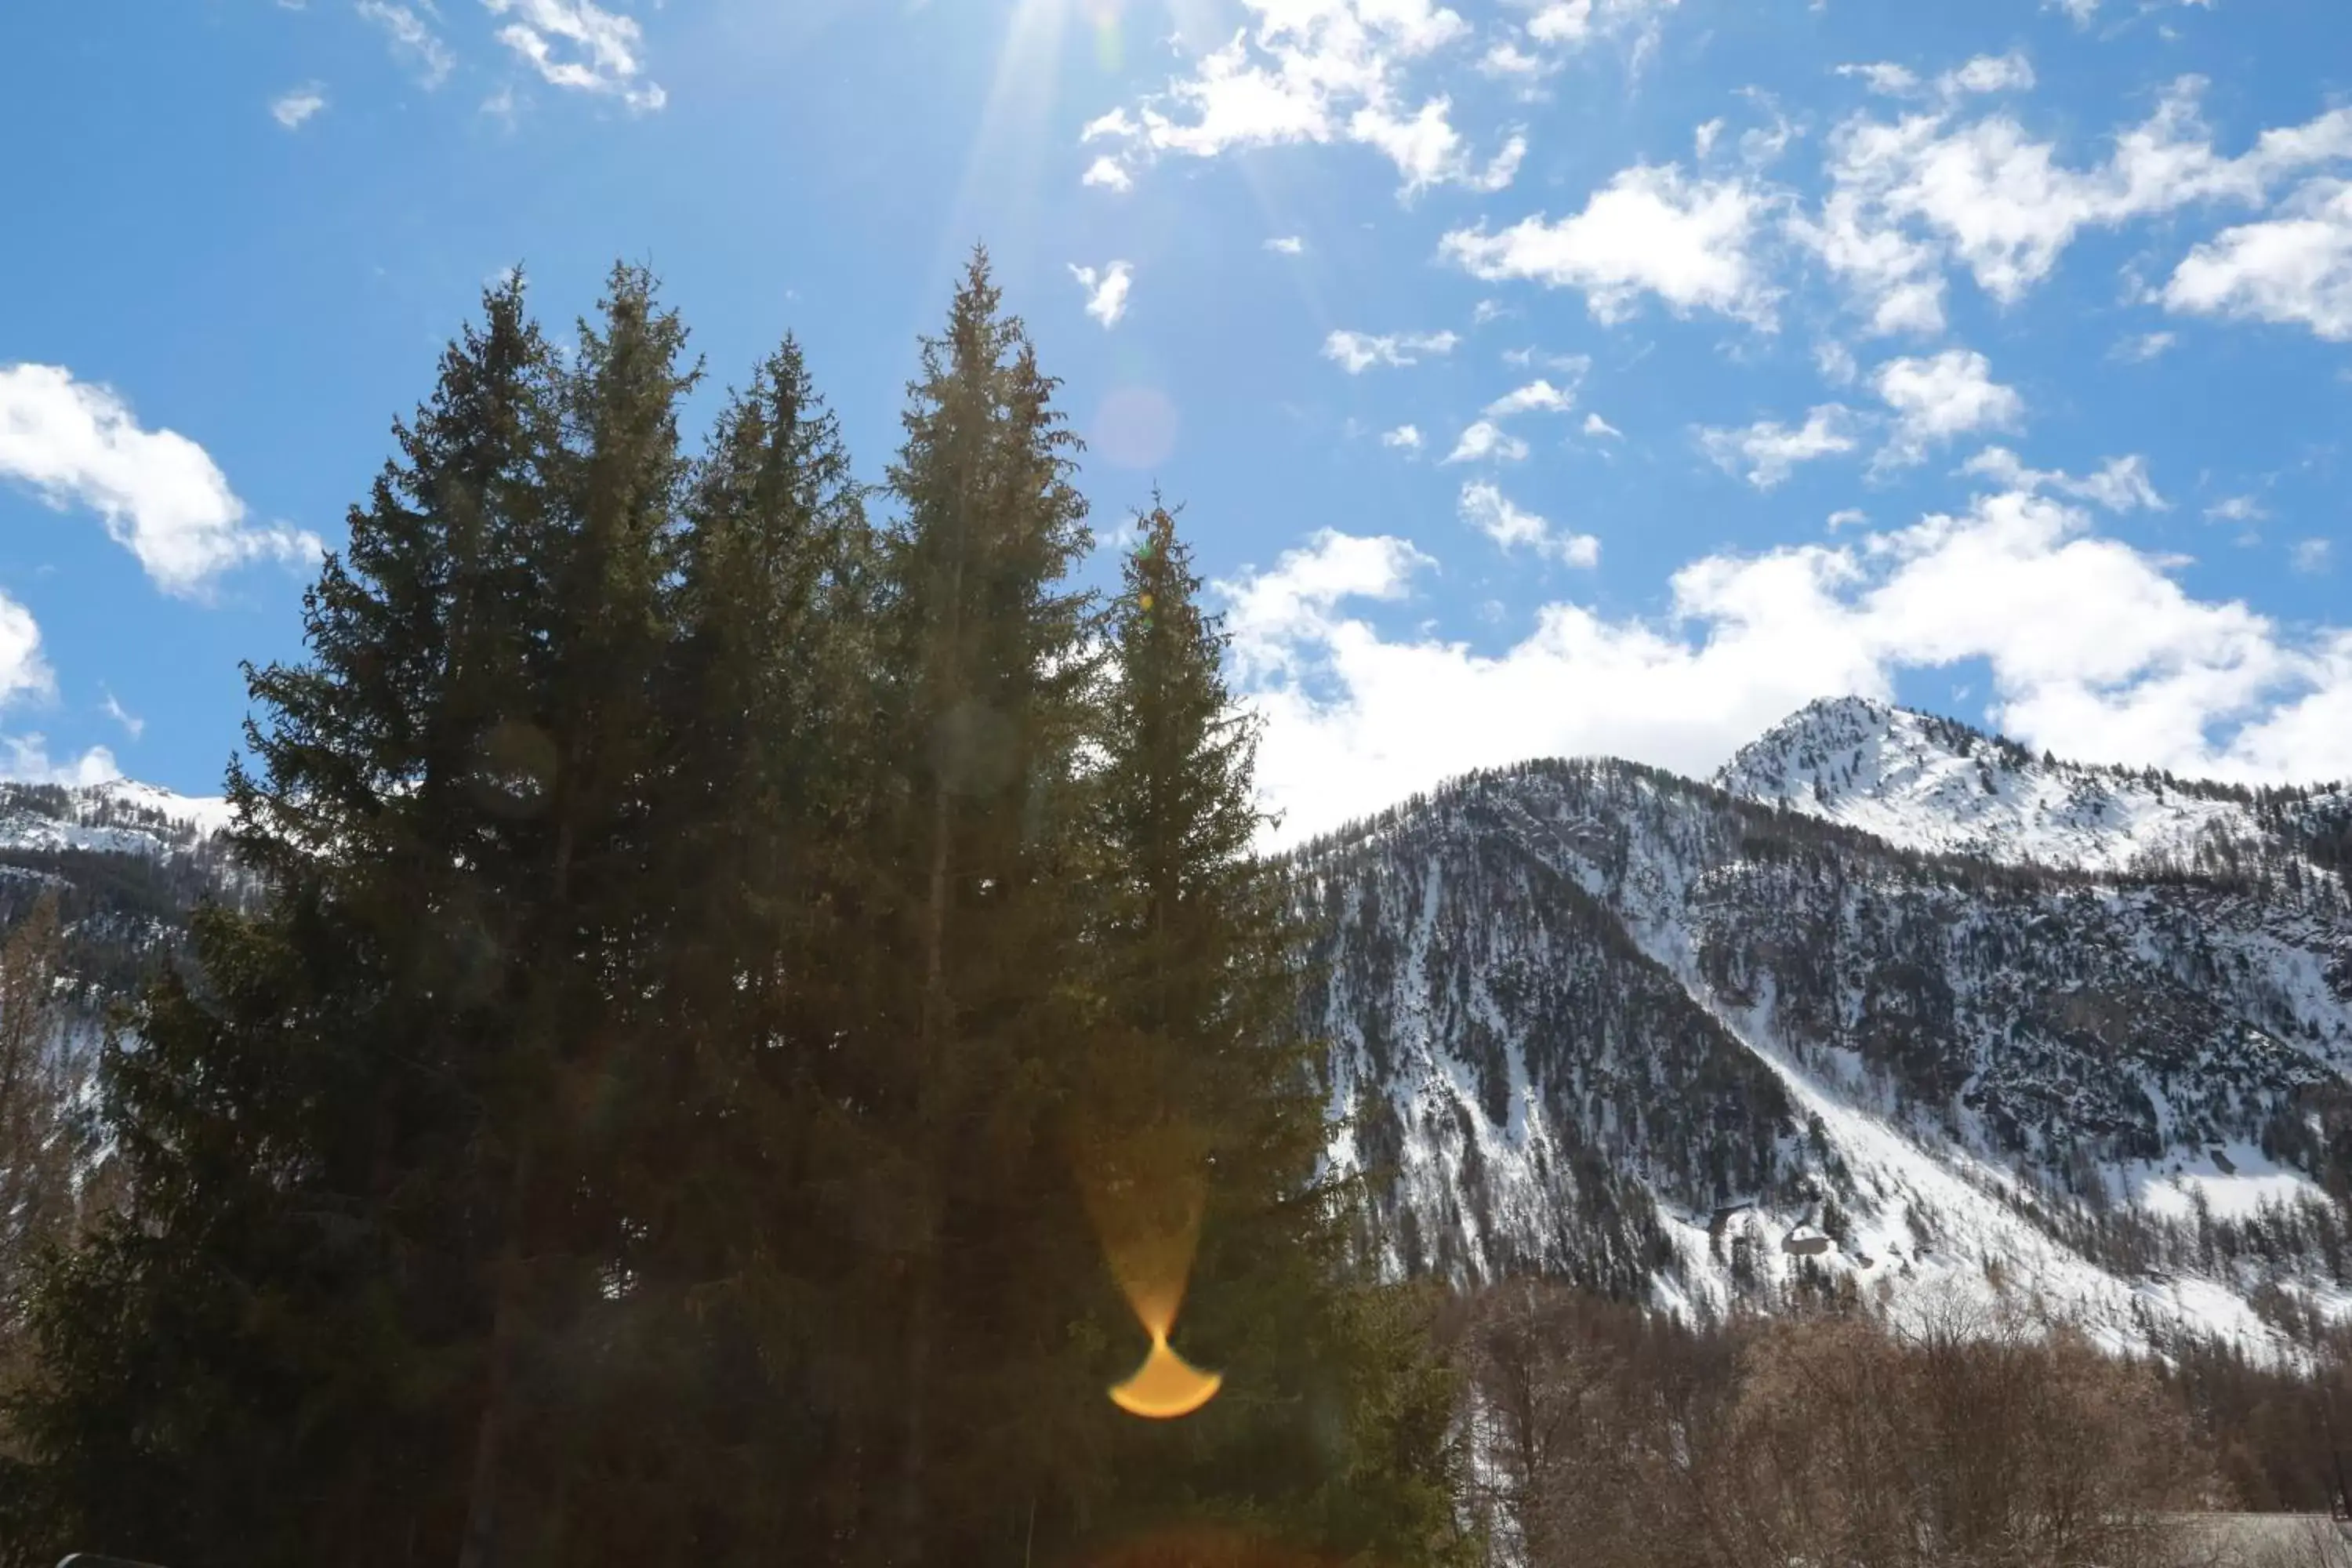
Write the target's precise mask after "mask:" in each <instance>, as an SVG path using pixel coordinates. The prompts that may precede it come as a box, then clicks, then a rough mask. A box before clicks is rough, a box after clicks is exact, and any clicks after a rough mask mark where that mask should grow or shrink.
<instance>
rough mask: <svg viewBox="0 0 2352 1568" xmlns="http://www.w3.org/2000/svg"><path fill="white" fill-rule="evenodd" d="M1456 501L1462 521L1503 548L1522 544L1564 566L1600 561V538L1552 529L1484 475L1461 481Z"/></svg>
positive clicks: (1523, 546)
mask: <svg viewBox="0 0 2352 1568" xmlns="http://www.w3.org/2000/svg"><path fill="white" fill-rule="evenodd" d="M1456 504H1457V508H1458V510H1459V511H1460V512H1461V516H1462V521H1465V522H1466V523H1469V524H1471V525H1472V526H1473V527H1475V528H1476V529H1477V530H1478V531H1480V532H1481V533H1484V534H1485V535H1486V537H1487V538H1489V539H1491V540H1493V541H1494V542H1496V544H1499V545H1501V546H1502V547H1503V548H1504V549H1505V550H1506V551H1510V550H1517V549H1521V548H1526V549H1528V550H1532V551H1534V552H1536V553H1537V554H1538V555H1548V556H1550V557H1552V558H1553V559H1555V560H1558V561H1559V562H1560V563H1562V564H1563V565H1568V566H1580V567H1586V568H1590V567H1594V566H1598V565H1600V564H1601V541H1599V540H1598V539H1595V538H1593V537H1592V535H1591V534H1589V533H1558V532H1555V531H1553V529H1552V526H1551V524H1550V523H1549V522H1548V521H1545V520H1544V519H1543V518H1540V517H1538V516H1537V515H1536V514H1535V513H1534V512H1531V511H1528V510H1523V509H1522V508H1520V507H1519V506H1518V505H1517V503H1515V502H1514V501H1513V500H1511V498H1510V497H1508V496H1507V495H1505V494H1504V493H1503V492H1502V490H1501V489H1499V488H1498V487H1496V486H1495V485H1493V484H1490V483H1488V482H1487V481H1486V480H1485V479H1472V480H1471V481H1469V482H1468V483H1467V484H1465V485H1464V486H1463V487H1462V499H1461V500H1460V501H1459V502H1458V503H1456Z"/></svg>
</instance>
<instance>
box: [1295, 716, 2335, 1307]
mask: <svg viewBox="0 0 2352 1568" xmlns="http://www.w3.org/2000/svg"><path fill="white" fill-rule="evenodd" d="M2345 805H2346V799H2345V796H2344V795H2342V794H2341V793H2340V792H2327V791H2316V792H2300V791H2298V792H2268V793H2265V794H2263V795H2254V794H2252V793H2250V792H2244V791H2237V790H2232V789H2227V788H2221V787H2218V786H2207V785H2193V784H2179V783H2177V782H2167V781H2166V780H2164V779H2163V778H2162V777H2161V775H2157V776H2155V777H2153V778H2151V777H2148V776H2147V775H2137V774H2134V775H2126V774H2123V773H2117V772H2114V771H2102V770H2096V769H2090V768H2083V767H2077V766H2072V765H2070V764H2066V763H2059V762H2056V761H2054V760H2052V759H2037V758H2034V757H2032V756H2030V755H2028V754H2026V753H2025V752H2023V751H2022V749H2021V748H2019V747H2017V746H2015V745H2014V744H2013V743H2011V742H2003V741H2000V740H1997V739H1995V738H1993V737H1990V736H1985V735H1982V734H1979V733H1978V732H1977V731H1970V730H1968V729H1966V728H1965V727H1963V726H1958V725H1955V724H1952V723H1950V722H1948V721H1941V720H1937V719H1932V718H1929V717H1927V716H1926V715H1923V714H1916V713H1910V712H1906V711H1904V710H1895V709H1888V708H1885V707H1883V706H1880V705H1877V704H1872V703H1866V702H1861V701H1854V700H1846V701H1839V702H1829V703H1820V704H1816V705H1814V706H1813V707H1811V708H1809V709H1807V710H1804V711H1803V712H1801V713H1800V714H1798V715H1796V716H1795V717H1794V718H1792V719H1791V720H1790V721H1788V722H1787V723H1785V724H1783V725H1782V726H1780V728H1778V729H1776V730H1775V731H1772V733H1771V734H1769V735H1768V736H1766V737H1765V738H1763V739H1762V740H1760V741H1759V742H1757V743H1756V744H1755V745H1753V746H1750V747H1748V749H1747V750H1745V751H1743V752H1741V753H1740V755H1739V757H1738V759H1736V760H1735V761H1734V763H1732V764H1731V765H1730V766H1729V767H1728V768H1727V769H1725V770H1724V772H1723V773H1722V774H1721V775H1719V779H1718V781H1717V784H1715V785H1709V784H1697V783H1694V782H1691V781H1688V780H1684V779H1680V778H1676V777H1675V776H1673V775H1670V774H1666V773H1660V772H1657V771H1655V770H1652V769H1647V768H1643V767H1639V766H1636V765H1633V764H1630V763H1616V762H1606V761H1586V762H1572V763H1559V762H1552V763H1531V764H1528V765H1525V766H1521V767H1517V768H1513V769H1508V770H1504V771H1501V772H1496V773H1483V774H1477V775H1474V776H1472V777H1470V778H1466V779H1464V780H1462V781H1460V782H1458V783H1456V784H1453V785H1451V786H1448V787H1447V788H1445V789H1444V790H1441V791H1439V792H1437V793H1436V794H1435V795H1432V796H1429V797H1427V798H1421V799H1416V800H1413V801H1412V802H1409V803H1406V804H1405V805H1401V806H1399V807H1397V808H1395V809H1393V810H1391V811H1390V812H1387V813H1384V814H1383V815H1382V816H1380V817H1378V818H1376V819H1374V820H1372V821H1370V822H1368V823H1365V824H1361V825H1359V826H1355V827H1353V828H1350V829H1349V830H1346V831H1344V832H1342V833H1340V834H1338V835H1335V836H1333V837H1329V838H1327V839H1324V840H1322V841H1319V842H1318V843H1316V844H1314V845H1311V846H1309V847H1307V848H1306V849H1305V850H1303V851H1302V852H1301V853H1300V855H1299V856H1298V858H1297V865H1298V868H1299V871H1300V873H1301V876H1300V882H1299V886H1300V889H1301V890H1300V895H1299V896H1300V898H1301V900H1302V903H1303V905H1304V906H1305V908H1304V909H1303V910H1302V912H1304V913H1306V914H1307V915H1308V916H1309V917H1310V918H1311V919H1313V920H1314V921H1316V922H1317V923H1318V926H1319V927H1320V928H1321V929H1322V930H1323V931H1325V932H1326V933H1327V934H1326V935H1325V936H1324V938H1323V940H1322V942H1321V944H1320V947H1319V950H1318V952H1317V953H1316V955H1315V956H1316V959H1317V963H1316V964H1315V967H1314V973H1315V975H1316V978H1315V981H1314V983H1313V984H1312V986H1311V988H1310V994H1309V996H1308V998H1307V1006H1306V1011H1307V1016H1306V1022H1307V1025H1308V1026H1309V1027H1311V1028H1313V1029H1314V1030H1316V1031H1317V1032H1318V1033H1319V1034H1320V1035H1321V1036H1322V1037H1324V1038H1326V1039H1328V1041H1330V1042H1331V1048H1330V1058H1329V1059H1330V1071H1329V1077H1328V1085H1329V1089H1330V1092H1331V1095H1332V1104H1333V1109H1334V1110H1335V1111H1338V1112H1340V1113H1342V1114H1343V1115H1344V1116H1345V1117H1346V1118H1347V1119H1348V1120H1347V1125H1346V1131H1344V1132H1343V1133H1342V1134H1341V1136H1340V1138H1339V1141H1338V1142H1337V1143H1336V1145H1335V1147H1334V1149H1333V1151H1332V1154H1333V1157H1334V1159H1335V1161H1336V1162H1338V1163H1341V1164H1343V1165H1349V1166H1354V1167H1358V1168H1361V1169H1365V1170H1367V1171H1369V1172H1370V1173H1372V1175H1373V1177H1374V1181H1373V1187H1372V1190H1373V1193H1374V1205H1375V1209H1376V1220H1377V1223H1376V1225H1375V1226H1373V1227H1372V1228H1371V1230H1370V1232H1369V1233H1368V1237H1367V1240H1368V1244H1370V1245H1372V1246H1374V1247H1377V1248H1378V1249H1379V1250H1380V1251H1381V1253H1382V1255H1383V1256H1384V1257H1385V1258H1386V1259H1387V1260H1388V1262H1389V1264H1390V1265H1391V1267H1392V1268H1397V1269H1400V1270H1425V1271H1432V1272H1436V1273H1439V1274H1442V1275H1445V1276H1448V1277H1452V1278H1456V1279H1464V1278H1476V1277H1490V1276H1493V1275H1496V1274H1498V1273H1502V1272H1507V1271H1511V1270H1515V1269H1524V1268H1539V1269H1543V1270H1547V1271H1549V1272H1553V1273H1556V1274H1559V1275H1564V1276H1567V1277H1569V1278H1572V1279H1580V1280H1582V1281H1584V1282H1586V1283H1588V1284H1591V1285H1595V1286H1599V1287H1601V1288H1605V1289H1615V1290H1619V1291H1621V1292H1624V1293H1627V1294H1634V1295H1644V1296H1647V1297H1649V1298H1650V1299H1652V1300H1659V1301H1662V1302H1665V1303H1669V1304H1674V1305H1677V1306H1696V1305H1698V1304H1700V1303H1705V1304H1706V1305H1707V1306H1709V1307H1711V1308H1712V1309H1715V1310H1723V1309H1727V1308H1728V1307H1729V1306H1731V1305H1732V1304H1733V1303H1735V1302H1737V1301H1742V1300H1745V1301H1748V1302H1753V1303H1758V1304H1763V1305H1768V1306H1769V1305H1771V1304H1773V1303H1776V1302H1781V1301H1786V1300H1790V1299H1792V1298H1793V1297H1797V1296H1801V1295H1803V1294H1805V1293H1807V1292H1826V1293H1832V1294H1837V1293H1843V1292H1845V1291H1848V1290H1851V1291H1854V1292H1857V1293H1859V1294H1862V1295H1864V1296H1867V1297H1869V1298H1871V1299H1874V1300H1880V1301H1883V1302H1884V1303H1885V1305H1886V1307H1887V1308H1888V1310H1895V1311H1904V1310H1928V1309H1929V1308H1930V1306H1932V1305H1935V1304H1937V1303H1939V1302H1943V1301H1947V1300H1950V1299H1951V1298H1952V1297H1954V1296H1955V1295H1958V1296H1960V1297H1964V1298H1977V1299H1984V1298H1990V1297H1994V1296H2000V1297H2005V1298H2007V1299H2009V1300H2013V1301H2015V1300H2034V1299H2039V1300H2042V1301H2043V1302H2044V1303H2045V1304H2049V1305H2053V1306H2063V1308H2064V1309H2065V1310H2068V1311H2070V1312H2072V1313H2074V1314H2076V1315H2079V1316H2081V1317H2082V1318H2084V1320H2085V1321H2087V1322H2088V1323H2089V1324H2090V1325H2091V1326H2092V1327H2093V1328H2094V1329H2095V1331H2098V1332H2099V1333H2101V1334H2102V1335H2103V1336H2105V1338H2107V1339H2108V1340H2110V1341H2111V1342H2116V1343H2117V1344H2122V1343H2126V1342H2140V1341H2144V1340H2146V1339H2147V1338H2148V1337H2150V1336H2151V1335H2154V1336H2158V1337H2160V1336H2161V1335H2163V1334H2164V1333H2167V1332H2171V1331H2181V1330H2195V1331H2203V1332H2218V1333H2224V1334H2228V1335H2231V1336H2234V1337H2237V1338H2240V1339H2242V1340H2243V1341H2244V1342H2247V1343H2248V1344H2249V1345H2255V1346H2263V1347H2266V1348H2267V1349H2270V1350H2279V1349H2281V1348H2283V1347H2284V1345H2285V1344H2286V1343H2287V1341H2288V1339H2289V1338H2290V1336H2291V1331H2293V1330H2294V1327H2295V1326H2296V1324H2297V1322H2298V1321H2301V1320H2302V1319H2304V1318H2305V1316H2307V1315H2309V1314H2318V1315H2321V1316H2326V1317H2341V1316H2344V1315H2347V1313H2352V1257H2347V1253H2352V1224H2347V1212H2346V1210H2345V1208H2344V1207H2343V1206H2342V1205H2341V1203H2340V1202H2339V1198H2340V1196H2341V1195H2342V1194H2344V1193H2345V1192H2347V1190H2352V1077H2347V1075H2348V1074H2352V904H2347V900H2346V895H2345V886H2344V881H2343V877H2342V868H2343V866H2344V864H2345V856H2344V851H2345V850H2346V849H2347V847H2352V839H2347V837H2345V836H2344V834H2343V832H2342V829H2343V827H2344V826H2345V824H2346V820H2347V818H2346V816H2345V814H2344V810H2343V808H2344V806H2345ZM2331 1189H2332V1190H2333V1191H2334V1192H2335V1193H2336V1194H2338V1195H2337V1196H2336V1197H2331V1196H2330V1195H2329V1193H2330V1191H2331ZM1806 1225H1811V1226H1817V1227H1818V1228H1819V1229H1820V1230H1821V1231H1822V1232H1823V1233H1825V1234H1826V1236H1827V1237H1829V1240H1828V1242H1827V1243H1826V1245H1824V1244H1822V1243H1821V1242H1819V1241H1808V1240H1806V1239H1805V1237H1806V1235H1807V1234H1808V1233H1805V1232H1803V1231H1801V1230H1800V1228H1799V1227H1800V1226H1806ZM1792 1236H1793V1237H1795V1239H1796V1242H1797V1245H1796V1246H1795V1247H1790V1245H1789V1243H1790V1239H1791V1237H1792Z"/></svg>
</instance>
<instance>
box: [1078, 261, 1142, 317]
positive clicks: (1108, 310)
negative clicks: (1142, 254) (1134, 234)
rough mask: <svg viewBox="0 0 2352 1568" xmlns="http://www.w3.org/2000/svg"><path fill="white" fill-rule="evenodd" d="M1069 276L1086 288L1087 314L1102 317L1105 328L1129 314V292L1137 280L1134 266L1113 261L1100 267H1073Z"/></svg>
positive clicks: (1079, 285)
mask: <svg viewBox="0 0 2352 1568" xmlns="http://www.w3.org/2000/svg"><path fill="white" fill-rule="evenodd" d="M1070 276H1071V277H1072V278H1075V279H1077V283H1078V287H1079V288H1080V289H1084V290H1086V296H1087V315H1089V316H1091V317H1093V318H1094V319H1095V320H1096V321H1100V322H1101V323H1102V324H1103V328H1104V330H1105V331H1108V330H1109V329H1110V328H1112V327H1115V326H1117V325H1118V319H1119V318H1120V317H1121V316H1124V315H1126V314H1127V293H1128V289H1129V288H1130V287H1131V286H1132V285H1133V284H1134V282H1135V268H1133V267H1131V266H1129V264H1128V263H1126V262H1124V261H1114V262H1111V263H1110V264H1109V265H1108V266H1106V267H1103V268H1099V269H1097V268H1092V267H1072V268H1070Z"/></svg>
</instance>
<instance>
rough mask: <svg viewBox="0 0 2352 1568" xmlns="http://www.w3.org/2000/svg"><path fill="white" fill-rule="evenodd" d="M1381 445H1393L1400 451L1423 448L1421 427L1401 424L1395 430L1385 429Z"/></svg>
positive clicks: (1413, 450)
mask: <svg viewBox="0 0 2352 1568" xmlns="http://www.w3.org/2000/svg"><path fill="white" fill-rule="evenodd" d="M1381 446H1383V447H1395V448H1396V449H1397V450H1398V451H1400V452H1418V451H1420V450H1421V427H1420V426H1417V425H1400V426H1397V427H1396V428H1395V429H1393V430H1383V431H1381Z"/></svg>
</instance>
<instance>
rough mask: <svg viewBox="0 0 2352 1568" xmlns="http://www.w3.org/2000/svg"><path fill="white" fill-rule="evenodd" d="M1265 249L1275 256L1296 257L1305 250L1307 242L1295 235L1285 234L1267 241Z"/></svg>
mask: <svg viewBox="0 0 2352 1568" xmlns="http://www.w3.org/2000/svg"><path fill="white" fill-rule="evenodd" d="M1265 247H1266V248H1267V249H1268V250H1271V251H1273V252H1274V253H1275V254H1276V255H1277V256H1297V254H1298V253H1299V252H1300V251H1302V250H1305V249H1306V248H1307V242H1306V241H1305V240H1303V239H1301V238H1299V237H1298V236H1297V235H1295V234H1285V235H1278V236H1276V237H1275V238H1273V239H1269V240H1267V241H1266V242H1265Z"/></svg>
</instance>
